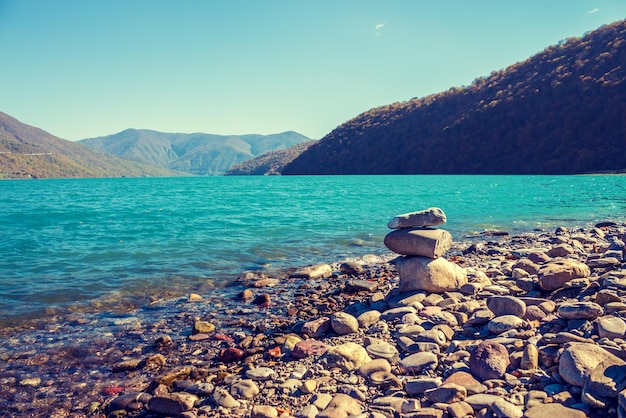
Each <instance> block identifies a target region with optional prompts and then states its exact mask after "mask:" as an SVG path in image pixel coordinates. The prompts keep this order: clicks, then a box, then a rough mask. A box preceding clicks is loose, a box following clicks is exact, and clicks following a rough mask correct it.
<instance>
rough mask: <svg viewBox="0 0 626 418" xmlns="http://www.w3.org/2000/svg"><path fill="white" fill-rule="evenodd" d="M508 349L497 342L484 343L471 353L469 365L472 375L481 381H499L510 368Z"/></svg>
mask: <svg viewBox="0 0 626 418" xmlns="http://www.w3.org/2000/svg"><path fill="white" fill-rule="evenodd" d="M509 364H510V360H509V353H508V351H507V349H506V347H505V346H504V345H502V344H500V343H497V342H491V341H483V342H481V343H480V344H478V345H477V346H476V348H475V349H474V350H473V351H472V352H471V354H470V357H469V361H468V365H469V369H470V371H471V373H472V374H473V375H474V376H476V377H477V378H479V379H483V380H489V379H499V378H501V377H502V376H504V373H505V372H506V368H507V367H508V366H509Z"/></svg>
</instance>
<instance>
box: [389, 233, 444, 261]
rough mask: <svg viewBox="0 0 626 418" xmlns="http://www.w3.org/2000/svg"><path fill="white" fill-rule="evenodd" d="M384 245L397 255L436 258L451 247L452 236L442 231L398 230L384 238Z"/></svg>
mask: <svg viewBox="0 0 626 418" xmlns="http://www.w3.org/2000/svg"><path fill="white" fill-rule="evenodd" d="M384 244H385V246H386V247H387V248H389V249H390V250H391V251H393V252H394V253H397V254H402V255H417V256H422V257H428V258H438V257H441V256H442V255H444V254H445V253H446V252H447V251H448V250H449V249H450V247H451V246H452V235H450V233H449V232H448V231H446V230H443V229H398V230H395V231H393V232H390V233H389V234H387V236H385V239H384Z"/></svg>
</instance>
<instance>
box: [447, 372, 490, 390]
mask: <svg viewBox="0 0 626 418" xmlns="http://www.w3.org/2000/svg"><path fill="white" fill-rule="evenodd" d="M443 383H444V384H448V383H454V384H455V385H459V386H463V387H464V388H465V389H466V390H467V393H471V394H475V393H479V392H481V391H484V390H486V387H485V386H484V385H483V384H482V383H480V382H479V381H478V380H476V379H475V378H474V376H472V375H471V374H469V373H467V372H463V371H457V372H454V373H452V374H451V375H450V376H448V377H447V378H446V380H444V381H443Z"/></svg>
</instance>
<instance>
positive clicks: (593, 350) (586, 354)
mask: <svg viewBox="0 0 626 418" xmlns="http://www.w3.org/2000/svg"><path fill="white" fill-rule="evenodd" d="M615 359H617V360H615ZM605 360H612V361H621V360H620V359H619V358H618V357H616V356H614V355H613V354H611V353H609V352H608V351H606V350H605V349H603V348H602V347H600V346H598V345H596V344H592V343H569V345H568V346H567V347H566V348H565V350H563V353H562V354H561V356H560V358H559V374H560V375H561V377H562V378H563V380H565V381H566V382H567V383H569V384H570V385H573V386H578V387H580V388H582V387H583V386H585V381H586V380H587V377H588V376H589V375H590V374H591V372H592V371H593V370H594V369H595V368H596V367H598V365H599V364H600V363H602V362H603V361H605Z"/></svg>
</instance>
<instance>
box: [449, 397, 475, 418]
mask: <svg viewBox="0 0 626 418" xmlns="http://www.w3.org/2000/svg"><path fill="white" fill-rule="evenodd" d="M447 411H448V415H449V416H450V417H451V418H465V417H471V416H473V415H474V408H472V405H470V404H468V403H467V402H463V401H462V402H454V403H452V404H450V405H448V408H447Z"/></svg>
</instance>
